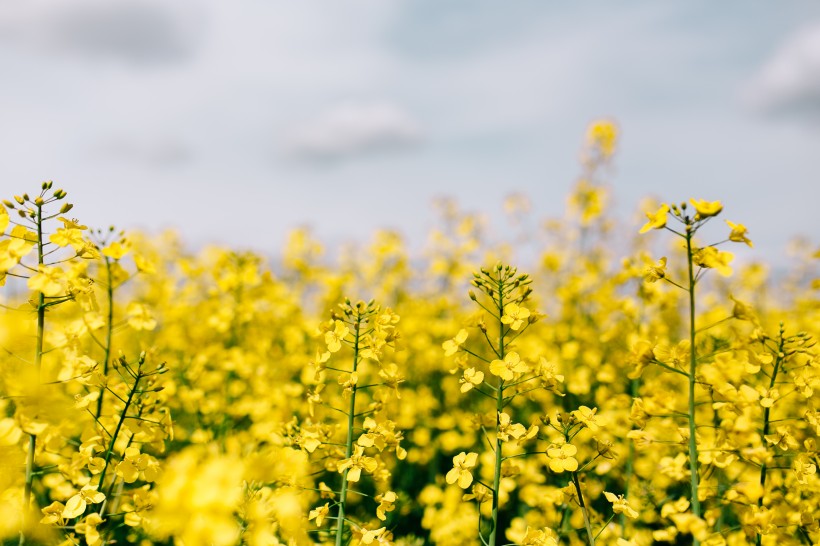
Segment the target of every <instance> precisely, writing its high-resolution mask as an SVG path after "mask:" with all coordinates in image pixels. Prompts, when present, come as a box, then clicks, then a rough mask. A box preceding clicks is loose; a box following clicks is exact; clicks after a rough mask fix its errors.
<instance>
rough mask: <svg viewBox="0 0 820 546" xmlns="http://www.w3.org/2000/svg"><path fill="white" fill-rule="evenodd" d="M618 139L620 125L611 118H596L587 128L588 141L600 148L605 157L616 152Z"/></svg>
mask: <svg viewBox="0 0 820 546" xmlns="http://www.w3.org/2000/svg"><path fill="white" fill-rule="evenodd" d="M617 141H618V126H617V125H615V123H613V122H612V121H610V120H606V119H599V120H596V121H594V122H592V124H590V126H589V128H588V129H587V142H588V143H589V145H590V146H592V147H594V148H597V149H598V150H600V152H601V155H602V156H604V157H609V156H611V155H612V154H613V153H615V144H616V143H617Z"/></svg>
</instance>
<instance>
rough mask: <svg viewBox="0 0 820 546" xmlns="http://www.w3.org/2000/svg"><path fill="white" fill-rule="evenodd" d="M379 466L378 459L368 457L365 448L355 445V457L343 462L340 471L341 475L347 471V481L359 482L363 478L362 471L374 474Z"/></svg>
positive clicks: (339, 467) (340, 464)
mask: <svg viewBox="0 0 820 546" xmlns="http://www.w3.org/2000/svg"><path fill="white" fill-rule="evenodd" d="M377 466H378V463H377V462H376V459H374V458H373V457H368V456H367V455H365V454H364V448H363V447H361V446H359V445H355V446H353V455H351V456H350V458H349V459H344V460H342V461H341V462H340V463H339V466H338V470H339V473H340V474H343V473H344V472H345V471H346V470H347V471H348V472H347V481H349V482H357V481H359V478H361V476H362V470H365V471H367V472H368V473H372V472H373V471H374V470H376V467H377Z"/></svg>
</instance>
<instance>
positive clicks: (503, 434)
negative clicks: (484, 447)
mask: <svg viewBox="0 0 820 546" xmlns="http://www.w3.org/2000/svg"><path fill="white" fill-rule="evenodd" d="M525 434H527V429H526V428H525V427H524V425H522V424H521V423H513V422H512V417H510V415H509V414H508V413H504V412H503V411H502V412H499V413H498V438H499V439H500V440H501V441H502V442H509V441H510V439H511V438H513V439H516V440H519V439H520V438H521V437H523V436H524V435H525Z"/></svg>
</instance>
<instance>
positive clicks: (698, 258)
mask: <svg viewBox="0 0 820 546" xmlns="http://www.w3.org/2000/svg"><path fill="white" fill-rule="evenodd" d="M734 257H735V256H734V254H732V253H731V252H723V251H721V250H718V249H716V248H715V247H713V246H707V247H704V248H699V249H698V250H697V251H696V252H695V255H694V256H692V258H693V261H694V263H695V265H699V266H700V267H706V268H710V269H714V270H715V271H717V272H718V273H720V274H721V275H722V276H724V277H728V276H730V275H731V274H732V268H731V267H730V266H729V262H731V261H732V260H733V259H734Z"/></svg>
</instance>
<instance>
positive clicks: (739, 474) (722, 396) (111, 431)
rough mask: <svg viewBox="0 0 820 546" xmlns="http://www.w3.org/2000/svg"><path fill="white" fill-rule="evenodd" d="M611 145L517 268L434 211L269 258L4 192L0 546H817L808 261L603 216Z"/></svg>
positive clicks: (592, 156)
mask: <svg viewBox="0 0 820 546" xmlns="http://www.w3.org/2000/svg"><path fill="white" fill-rule="evenodd" d="M617 139H618V129H617V127H616V126H615V125H614V124H612V123H611V122H599V123H596V124H593V125H592V127H591V128H590V129H589V132H588V136H587V140H586V143H585V149H584V153H583V154H582V165H581V169H582V172H581V176H580V178H579V182H578V184H576V186H575V188H574V190H573V195H571V196H570V199H569V203H570V213H569V215H568V216H567V217H566V218H565V219H564V220H563V221H561V222H547V223H544V224H542V227H540V228H535V227H534V226H535V225H537V222H522V223H521V224H520V225H521V226H522V230H523V231H522V233H521V234H519V236H517V237H516V239H515V241H516V245H521V252H518V250H519V249H518V248H516V247H515V245H513V244H506V243H505V242H504V241H498V240H495V239H493V238H492V237H491V236H490V233H491V231H490V230H487V229H486V225H485V224H484V222H483V220H482V219H481V218H480V217H479V216H478V215H475V214H470V213H464V212H462V211H460V210H459V209H458V207H457V206H456V205H455V204H454V203H452V202H442V203H440V204H439V209H440V216H441V218H440V220H439V224H438V226H437V227H436V228H435V230H434V233H433V235H432V237H431V240H430V243H429V245H428V246H427V247H426V248H425V249H424V252H423V253H422V254H421V255H420V256H417V255H415V254H414V253H411V252H410V251H409V250H408V248H407V247H406V246H405V244H404V242H403V240H402V238H401V237H400V236H399V235H398V234H396V233H392V232H379V233H377V234H375V235H374V237H373V240H372V244H370V245H367V246H364V247H356V248H350V249H347V250H345V251H343V252H341V253H340V254H339V255H338V256H329V257H328V256H326V255H325V251H324V248H323V246H322V244H321V243H320V242H319V241H317V240H316V239H315V238H314V237H313V236H312V235H311V233H310V231H309V230H306V229H301V230H297V231H295V232H294V233H293V234H292V235H291V236H290V239H289V243H288V245H287V247H286V248H285V249H284V250H283V252H282V260H281V261H274V265H271V264H268V263H267V262H266V260H265V259H264V258H263V257H262V256H261V255H258V254H255V253H251V252H240V251H236V250H232V249H228V248H221V247H209V248H205V249H203V250H201V251H199V252H192V251H189V250H188V249H187V248H186V247H185V245H184V244H183V243H182V242H181V241H180V240H179V239H178V238H177V236H175V235H174V234H171V233H166V234H163V235H160V236H156V237H150V238H149V237H145V236H143V235H140V234H138V233H128V234H126V233H123V232H120V231H118V230H116V229H115V228H110V229H96V228H94V227H93V226H92V227H88V226H85V225H83V223H82V222H81V221H80V220H78V219H74V218H69V217H68V216H67V214H68V212H69V211H71V210H72V205H70V204H68V202H67V193H66V192H65V191H63V190H61V189H55V188H54V187H53V185H52V184H51V183H50V182H46V183H43V184H42V186H41V189H40V190H38V191H37V192H36V193H31V194H22V195H17V196H6V197H8V199H7V200H5V201H3V207H2V208H0V286H3V288H2V290H0V298H1V301H0V303H2V307H0V349H2V351H0V514H2V517H0V541H4V542H3V543H8V544H11V543H16V544H30V545H34V544H55V545H66V546H68V545H88V546H97V545H103V544H139V545H141V546H149V545H151V544H157V545H161V544H176V545H181V546H193V545H200V544H214V545H223V546H230V545H240V544H247V545H251V546H269V545H277V544H282V545H289V546H291V545H293V546H302V545H336V546H340V545H342V544H344V545H348V544H351V545H357V544H378V545H392V544H395V545H398V546H418V545H422V544H436V545H440V546H461V545H464V546H466V545H470V546H472V545H476V544H485V545H487V546H501V545H502V544H505V545H506V544H518V545H532V546H558V545H568V546H581V545H589V546H594V545H596V544H597V545H600V546H607V545H612V546H648V545H650V544H702V545H709V546H736V545H741V544H749V543H751V544H759V545H771V546H774V545H787V546H788V545H798V544H816V543H820V521H819V520H818V517H819V516H818V514H820V476H818V472H817V467H818V464H820V462H819V461H820V398H819V397H820V360H819V359H818V350H817V346H816V335H817V333H818V329H819V328H818V326H820V300H819V299H818V292H819V291H820V280H818V275H817V265H818V259H820V252H818V250H817V248H816V247H812V248H810V247H808V246H806V247H805V248H803V257H802V258H801V260H802V261H801V262H800V263H798V264H797V265H796V266H795V270H794V272H793V273H778V276H777V277H776V278H774V279H770V278H769V277H768V270H769V269H770V268H769V267H768V266H766V265H764V264H761V263H759V262H755V261H754V260H753V259H752V260H749V259H745V256H748V255H743V254H741V253H742V252H744V251H745V252H752V251H751V250H749V248H748V247H751V246H752V243H751V241H750V239H749V234H748V231H749V230H748V229H747V227H746V226H745V225H743V224H739V223H733V222H727V225H728V228H729V233H728V235H727V234H726V226H724V227H723V228H722V230H723V237H720V236H717V237H715V238H714V239H713V238H712V236H711V235H710V234H709V233H710V232H709V229H710V228H714V227H715V225H709V226H708V228H704V226H706V225H707V224H711V221H712V219H713V218H714V217H716V216H720V215H721V214H722V213H723V204H722V203H721V202H719V201H706V200H702V199H699V200H695V199H692V200H689V201H684V202H679V203H671V202H670V203H668V204H663V205H660V207H659V208H658V205H657V204H656V205H654V206H651V208H653V209H655V210H654V211H653V212H650V213H648V214H647V217H648V222H646V224H645V225H643V227H640V226H639V225H638V223H635V224H628V225H623V224H618V223H617V222H616V220H615V219H614V218H613V217H612V215H611V211H610V210H609V209H608V207H607V206H606V203H607V202H608V201H607V196H608V188H607V185H606V180H605V173H606V169H605V168H604V167H605V166H606V165H607V164H608V163H609V162H611V161H612V159H613V156H614V153H615V149H616V145H617ZM728 203H729V202H728V201H727V208H728ZM512 205H514V206H512ZM512 205H511V206H510V212H511V214H513V215H516V216H517V217H520V216H521V215H524V214H528V213H527V211H528V210H529V208H528V207H527V206H525V204H524V203H523V202H522V198H521V197H520V196H519V197H517V198H516V200H515V201H514V202H513V203H512ZM78 208H81V207H78ZM648 208H649V207H648ZM518 219H519V220H521V218H518ZM721 225H723V224H722V223H721ZM536 230H537V233H535V232H534V231H536ZM638 231H640V234H638V233H637V232H638ZM633 235H634V237H633ZM656 247H657V248H656ZM650 249H652V250H651V251H650ZM729 249H732V251H736V252H738V253H739V255H738V258H737V259H734V255H733V252H730V250H729ZM527 256H529V258H527ZM533 256H537V258H532V257H533ZM516 259H518V260H519V261H521V262H522V263H524V264H525V265H527V267H522V268H521V271H519V269H518V268H516V267H514V266H512V265H509V264H510V262H511V261H514V260H516ZM525 270H526V272H524V271H525ZM354 295H355V296H356V297H355V298H353V297H352V296H354ZM348 296H351V297H348ZM358 298H361V299H358Z"/></svg>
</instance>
